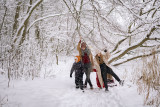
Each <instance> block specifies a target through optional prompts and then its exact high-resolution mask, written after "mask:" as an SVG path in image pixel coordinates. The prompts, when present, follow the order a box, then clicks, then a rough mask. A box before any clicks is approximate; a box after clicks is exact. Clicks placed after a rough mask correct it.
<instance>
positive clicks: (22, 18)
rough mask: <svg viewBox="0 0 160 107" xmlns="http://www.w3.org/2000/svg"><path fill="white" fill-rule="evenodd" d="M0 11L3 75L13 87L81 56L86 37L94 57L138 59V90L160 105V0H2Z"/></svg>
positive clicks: (122, 61) (123, 61)
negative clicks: (80, 44) (101, 54)
mask: <svg viewBox="0 0 160 107" xmlns="http://www.w3.org/2000/svg"><path fill="white" fill-rule="evenodd" d="M0 13H1V14H0V75H1V76H3V77H4V78H6V81H7V87H8V88H9V87H11V83H12V82H11V81H14V80H19V81H21V80H23V79H25V80H29V79H31V80H33V81H34V79H36V78H40V77H42V74H43V77H44V78H46V77H47V75H49V74H50V73H51V72H52V70H47V69H49V68H51V69H54V68H53V65H54V67H56V66H59V65H60V64H61V63H63V61H64V59H63V58H72V57H73V56H75V55H77V54H78V52H77V44H78V42H79V39H80V37H82V38H83V41H85V42H86V43H87V45H88V47H89V48H90V50H91V52H92V54H93V56H95V53H96V50H97V49H99V50H101V51H102V50H103V49H105V48H106V49H107V50H109V52H110V54H111V57H110V58H109V60H108V63H109V64H110V65H111V66H112V67H113V68H114V67H115V68H118V67H122V66H123V65H126V66H127V65H128V66H129V65H130V64H131V65H132V64H133V65H134V64H135V63H137V66H134V68H135V69H134V70H135V71H136V72H134V73H133V76H132V78H134V79H133V80H134V81H133V83H135V84H136V86H137V87H138V88H137V90H138V93H141V94H143V95H144V104H145V105H149V106H155V107H159V106H160V78H159V77H160V58H159V57H160V54H159V53H160V1H159V0H1V1H0ZM68 60H69V59H68ZM68 60H66V61H68ZM70 62H71V61H70ZM61 69H62V68H61ZM69 69H70V68H69ZM129 69H133V68H132V67H128V69H127V70H126V72H130V70H129ZM134 70H133V71H134ZM57 72H58V71H57ZM1 82H2V81H1ZM153 93H154V94H153ZM3 105H4V106H5V104H3V95H2V96H1V94H0V107H1V106H2V107H3Z"/></svg>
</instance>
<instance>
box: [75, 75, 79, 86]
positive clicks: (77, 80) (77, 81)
mask: <svg viewBox="0 0 160 107" xmlns="http://www.w3.org/2000/svg"><path fill="white" fill-rule="evenodd" d="M75 84H76V88H79V78H78V77H76V76H75Z"/></svg>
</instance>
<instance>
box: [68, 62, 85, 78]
mask: <svg viewBox="0 0 160 107" xmlns="http://www.w3.org/2000/svg"><path fill="white" fill-rule="evenodd" d="M83 70H84V66H83V63H82V62H81V61H79V62H77V63H76V62H74V63H73V65H72V68H71V72H70V75H71V76H72V74H73V72H74V71H75V77H79V76H81V75H83V73H84V71H83Z"/></svg>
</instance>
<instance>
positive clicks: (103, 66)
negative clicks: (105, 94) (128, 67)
mask: <svg viewBox="0 0 160 107" xmlns="http://www.w3.org/2000/svg"><path fill="white" fill-rule="evenodd" d="M100 68H101V74H102V79H103V82H104V86H105V88H106V89H108V84H107V74H111V75H112V76H113V77H114V78H115V79H116V80H117V81H118V82H119V81H120V79H119V77H118V76H117V75H116V74H115V73H114V72H113V70H112V69H111V68H109V67H108V66H107V65H106V64H105V63H103V64H100Z"/></svg>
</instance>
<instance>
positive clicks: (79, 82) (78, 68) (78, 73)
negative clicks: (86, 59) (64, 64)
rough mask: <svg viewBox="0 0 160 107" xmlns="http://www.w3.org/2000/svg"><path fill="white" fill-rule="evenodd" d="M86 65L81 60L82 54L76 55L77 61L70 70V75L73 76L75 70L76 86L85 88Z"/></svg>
mask: <svg viewBox="0 0 160 107" xmlns="http://www.w3.org/2000/svg"><path fill="white" fill-rule="evenodd" d="M83 70H84V67H83V64H82V62H81V59H80V56H75V62H74V63H73V65H72V68H71V71H70V77H71V78H72V74H73V72H74V71H75V84H76V88H80V89H81V90H83V74H84V71H83Z"/></svg>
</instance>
